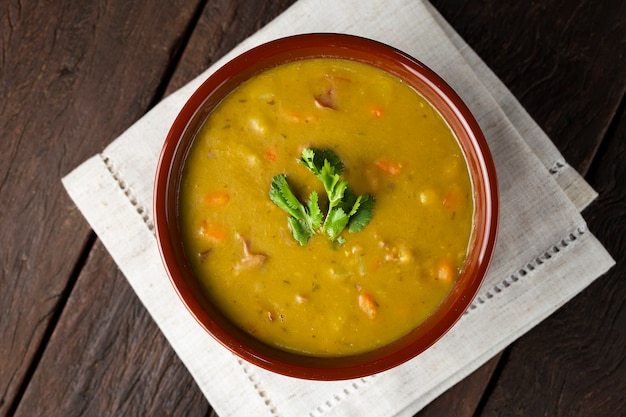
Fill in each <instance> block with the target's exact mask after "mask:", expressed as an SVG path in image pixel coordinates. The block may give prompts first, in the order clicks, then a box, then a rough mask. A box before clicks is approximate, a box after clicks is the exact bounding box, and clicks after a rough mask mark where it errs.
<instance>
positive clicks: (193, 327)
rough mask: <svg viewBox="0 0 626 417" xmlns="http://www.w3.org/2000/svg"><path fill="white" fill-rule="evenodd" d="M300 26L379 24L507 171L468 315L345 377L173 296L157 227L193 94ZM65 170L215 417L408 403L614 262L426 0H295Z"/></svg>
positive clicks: (568, 178)
mask: <svg viewBox="0 0 626 417" xmlns="http://www.w3.org/2000/svg"><path fill="white" fill-rule="evenodd" d="M306 32H342V33H349V34H354V35H359V36H364V37H368V38H372V39H375V40H378V41H381V42H384V43H387V44H390V45H392V46H394V47H396V48H398V49H401V50H403V51H405V52H406V53H408V54H410V55H412V56H414V57H416V58H417V59H419V60H421V61H422V62H424V63H425V64H426V65H427V66H429V67H430V68H432V69H433V70H435V71H436V72H437V73H439V74H440V75H441V76H442V77H443V78H444V79H445V80H446V81H447V82H448V83H449V84H450V85H451V86H452V87H453V88H454V89H455V90H456V91H457V93H458V94H459V95H460V96H461V97H462V98H463V100H464V101H465V102H466V104H467V105H468V106H469V107H470V109H471V111H472V112H473V114H474V115H475V117H476V118H477V120H478V121H479V124H480V125H481V127H482V129H483V131H484V133H485V136H486V137H487V140H488V143H489V146H490V148H491V151H492V154H493V157H494V160H495V163H496V170H497V173H498V180H499V183H500V192H501V214H500V217H501V228H500V233H499V238H498V243H497V246H496V253H495V256H494V260H493V263H492V266H491V268H490V270H489V273H488V275H487V277H486V279H485V281H484V284H483V286H482V287H481V289H480V292H479V294H478V296H477V297H476V299H475V300H474V302H473V304H472V305H471V306H470V308H469V309H468V311H467V312H466V313H465V315H464V316H463V317H462V318H461V320H460V321H459V322H458V323H457V324H456V325H455V326H454V327H453V329H452V330H451V331H450V332H448V333H447V334H446V335H445V336H444V337H443V338H442V339H440V340H439V341H438V342H437V343H436V344H435V345H434V346H432V347H431V348H430V349H428V350H427V351H426V352H424V353H423V354H421V355H419V356H418V357H417V358H415V359H413V360H411V361H409V362H407V363H405V364H403V365H401V366H399V367H397V368H395V369H392V370H389V371H386V372H382V373H380V374H377V375H373V376H370V377H366V378H359V379H354V380H348V381H334V382H318V381H302V380H297V379H294V378H289V377H285V376H281V375H276V374H273V373H271V372H268V371H265V370H263V369H260V368H257V367H256V366H254V365H251V364H248V363H246V362H244V361H242V360H240V359H238V358H236V357H235V356H234V355H232V354H231V353H230V352H228V351H227V350H226V349H225V348H223V347H222V346H221V345H219V344H218V343H217V342H216V341H214V340H213V339H212V338H211V337H210V336H208V335H207V334H206V333H205V332H204V331H203V330H202V329H201V328H200V326H199V325H198V324H197V323H196V322H195V321H194V320H193V319H192V318H191V317H190V316H189V315H188V313H187V311H186V309H185V308H184V307H183V305H182V303H181V302H180V301H179V299H178V297H177V295H176V293H175V291H174V289H173V288H172V286H171V284H170V282H169V280H168V277H167V274H166V272H165V270H164V268H163V266H162V264H161V260H160V256H159V252H158V249H157V246H156V241H155V237H154V233H153V223H152V208H151V205H152V187H153V178H154V172H155V169H156V164H157V159H158V156H159V152H160V149H161V146H162V144H163V140H164V138H165V135H166V133H167V131H168V129H169V126H170V124H171V123H172V121H173V120H174V118H175V117H176V115H177V113H178V111H179V110H180V108H181V107H182V105H183V104H184V102H185V101H186V99H187V98H188V97H189V96H190V95H191V93H192V92H193V91H194V90H195V89H196V88H197V87H198V86H199V85H200V83H201V82H202V81H203V80H204V79H206V78H207V77H208V76H209V74H211V73H212V72H213V71H214V70H215V69H216V68H218V67H219V66H220V65H222V64H223V63H225V62H226V60H229V59H232V58H233V57H234V56H236V55H237V54H239V53H241V52H243V51H245V50H247V49H249V48H251V47H253V46H256V45H258V44H261V43H263V42H266V41H269V40H272V39H275V38H279V37H283V36H288V35H292V34H297V33H306ZM63 184H64V186H65V188H66V190H67V192H68V193H69V195H70V196H71V198H72V199H73V200H74V202H75V203H76V204H77V206H78V207H79V209H80V210H81V212H82V213H83V215H84V216H85V218H86V219H87V220H88V221H89V223H90V224H91V226H92V227H93V229H94V231H95V232H96V233H97V234H98V236H99V238H100V239H101V240H102V242H103V244H104V245H105V247H106V248H107V249H108V251H109V252H110V253H111V255H112V257H113V258H114V259H115V261H116V263H117V265H118V266H119V267H120V269H121V271H122V272H123V273H124V274H125V276H126V277H127V279H128V281H129V282H130V284H131V286H132V287H133V289H134V290H135V292H136V293H137V295H138V296H139V298H140V299H141V301H142V302H143V304H144V305H145V307H146V308H147V309H148V311H149V312H150V314H151V315H152V317H153V318H154V320H155V321H156V323H157V324H158V326H159V327H160V329H161V330H162V331H163V333H164V335H165V336H166V337H167V339H168V340H169V342H170V343H171V345H172V346H173V348H174V350H175V351H176V352H177V354H178V355H179V356H180V358H181V360H182V361H183V363H184V364H185V365H186V366H187V368H188V369H189V372H190V373H191V374H192V376H193V377H194V379H195V381H196V382H197V383H198V385H199V387H200V389H201V390H202V392H203V393H204V394H205V395H206V397H207V398H208V400H209V402H210V403H211V405H212V406H213V408H214V409H215V410H216V411H217V413H218V414H219V415H220V416H221V417H226V416H268V417H277V416H309V417H321V416H331V415H332V416H361V415H376V416H410V415H413V414H414V413H415V412H417V411H418V410H420V409H421V408H422V407H424V406H425V405H426V404H428V402H430V401H431V400H433V399H434V398H436V397H437V396H438V395H439V394H441V393H442V392H444V391H445V390H446V389H448V388H449V387H451V386H452V385H454V384H455V383H456V382H458V381H460V380H461V379H463V378H464V377H466V376H467V375H468V374H470V373H471V372H472V371H474V370H475V369H476V368H478V367H479V366H480V365H482V364H483V363H484V362H486V361H487V360H488V359H489V358H491V357H492V356H493V355H495V354H496V353H498V352H499V351H501V350H502V349H503V348H505V347H506V346H507V345H508V344H510V343H511V342H512V341H514V340H515V339H517V338H518V337H519V336H521V335H522V334H524V333H525V332H526V331H528V330H529V329H530V328H532V327H533V326H535V325H536V324H537V323H539V322H540V321H541V320H543V319H544V318H545V317H547V316H548V315H550V314H551V313H552V312H554V311H555V310H556V309H558V308H559V307H560V306H561V305H563V304H564V303H565V302H567V301H568V300H569V299H571V298H572V297H573V296H575V295H576V294H577V293H579V292H580V291H581V290H582V289H584V288H585V287H586V286H587V285H589V284H590V283H591V282H592V281H593V280H594V279H596V278H597V277H598V276H600V275H601V274H603V273H604V272H606V271H607V270H608V269H609V268H610V267H611V266H612V265H613V264H614V261H613V260H612V259H611V257H610V255H609V254H608V253H607V252H606V251H605V249H604V248H603V247H602V245H601V244H600V243H599V242H598V241H597V240H596V238H595V237H594V236H593V235H592V234H591V233H590V232H589V230H588V229H587V227H586V224H585V221H584V219H583V218H582V217H581V215H580V213H579V212H580V210H582V209H583V208H584V207H585V206H586V205H587V204H588V203H589V202H591V201H592V200H593V199H594V198H595V197H596V194H595V192H594V191H593V190H592V189H591V188H590V187H589V186H588V185H587V183H586V182H585V181H584V180H583V179H582V178H581V177H580V176H579V175H578V174H577V173H576V171H575V170H573V169H572V168H571V167H570V166H569V165H568V164H567V162H566V161H565V160H564V159H563V157H562V156H561V155H560V153H559V152H558V150H557V149H556V147H555V146H554V145H553V144H552V143H551V142H550V140H549V138H548V137H547V136H546V135H545V134H544V133H543V132H542V131H541V129H540V128H539V127H538V126H537V125H536V124H535V122H534V121H533V120H532V119H531V118H530V117H529V115H528V114H527V113H526V112H525V111H524V109H523V108H522V106H521V105H520V104H519V103H518V101H517V100H516V99H515V98H514V97H513V96H512V94H511V93H510V92H509V91H508V90H507V89H506V87H505V86H504V85H503V84H502V83H501V82H500V81H499V80H498V78H497V77H496V76H495V75H494V74H493V73H492V72H491V71H490V70H489V68H488V67H487V66H486V65H485V64H484V63H483V62H482V61H481V60H480V58H479V57H478V56H477V55H476V54H475V53H474V52H473V51H472V50H471V49H470V48H469V47H468V46H467V45H466V44H465V42H464V41H463V40H462V39H461V38H460V37H459V36H458V35H457V34H456V33H455V32H454V30H453V29H452V28H451V27H450V26H449V25H448V24H447V23H446V22H445V20H444V19H443V18H442V17H441V16H440V15H439V14H438V13H437V11H436V10H435V9H434V8H433V7H432V6H431V5H430V4H428V3H427V2H426V1H425V0H424V1H422V0H389V1H386V2H376V1H364V0H344V1H341V2H339V1H336V0H300V1H299V2H297V3H295V4H294V5H293V6H292V7H291V8H289V9H288V10H287V11H285V12H284V13H283V14H282V15H280V16H279V17H278V18H276V19H275V20H274V21H273V22H271V23H270V24H268V25H267V26H266V27H264V28H263V29H261V30H260V31H259V32H257V33H256V34H254V35H253V36H252V37H250V38H249V39H247V40H246V41H244V42H243V43H241V44H240V45H239V46H237V47H236V48H235V49H234V50H233V51H231V52H230V53H229V54H227V55H226V56H225V57H224V58H223V59H222V60H220V61H219V62H217V63H216V64H215V65H214V66H213V67H211V68H209V69H208V70H207V71H206V72H204V73H203V74H201V75H200V76H199V77H197V78H196V79H194V80H193V81H191V82H190V83H189V84H187V85H186V86H184V87H183V88H181V89H180V90H178V91H177V92H175V93H173V94H172V95H170V96H169V97H167V98H166V99H164V100H163V101H162V102H161V103H160V104H158V105H157V106H155V107H154V108H153V109H152V110H151V111H150V112H149V113H147V114H146V115H145V116H144V117H143V118H142V119H140V120H139V121H137V122H136V123H135V124H134V125H133V126H131V127H130V128H129V129H128V130H127V131H126V132H124V134H122V135H121V136H120V137H119V138H117V139H116V140H115V141H113V142H112V143H111V144H110V145H109V146H108V147H107V148H106V149H105V150H103V152H102V153H101V154H98V155H95V156H93V157H92V158H90V159H89V160H87V161H86V162H84V163H83V164H82V165H80V166H79V167H77V168H76V169H75V170H74V171H72V172H71V173H70V174H68V175H67V176H66V177H65V178H63Z"/></svg>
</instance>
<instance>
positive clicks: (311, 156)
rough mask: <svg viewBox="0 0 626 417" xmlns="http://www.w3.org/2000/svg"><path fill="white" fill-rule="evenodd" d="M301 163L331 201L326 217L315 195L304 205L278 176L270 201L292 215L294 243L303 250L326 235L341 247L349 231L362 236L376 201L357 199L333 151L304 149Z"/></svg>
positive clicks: (291, 225)
mask: <svg viewBox="0 0 626 417" xmlns="http://www.w3.org/2000/svg"><path fill="white" fill-rule="evenodd" d="M299 162H300V163H301V164H303V165H304V166H306V167H307V168H308V169H309V170H310V171H311V172H312V173H313V174H314V175H315V176H316V177H317V178H318V179H319V180H320V181H321V182H322V184H323V185H324V190H325V191H326V195H327V197H328V207H327V209H326V214H324V213H323V212H322V210H321V209H320V206H319V196H318V194H317V192H315V191H313V192H311V194H310V195H309V199H308V200H307V201H306V203H305V204H302V203H301V202H300V200H298V198H297V197H296V196H295V195H294V193H293V192H292V191H291V189H290V188H289V184H288V182H287V176H286V175H285V174H279V175H276V176H275V177H274V178H273V179H272V185H271V187H270V199H271V200H272V201H273V202H274V203H275V204H276V205H277V206H278V207H280V208H281V209H283V210H285V211H286V212H287V213H288V214H289V215H290V217H289V219H288V224H289V228H290V229H291V233H292V234H293V237H294V239H295V240H297V241H298V243H300V245H301V246H304V245H306V244H307V242H308V241H309V239H310V238H311V237H312V236H313V235H315V234H318V233H319V234H326V235H327V236H328V238H329V239H330V240H331V241H337V242H338V243H340V244H343V243H344V242H345V239H344V238H343V237H341V236H340V234H341V232H342V231H343V230H344V229H345V228H346V227H347V228H348V231H349V232H352V233H354V232H359V231H361V230H363V228H364V227H365V226H367V224H368V223H369V222H370V220H371V219H372V215H373V209H374V203H375V200H374V197H372V196H371V195H369V194H363V195H360V196H358V197H357V196H356V195H355V194H354V192H353V191H352V190H351V189H350V188H349V187H348V182H347V181H346V180H344V179H342V178H341V174H342V173H343V169H344V166H343V162H341V160H340V159H339V157H338V156H337V155H336V154H335V153H334V152H333V151H331V150H330V149H324V150H316V149H310V148H309V149H304V150H303V151H302V157H301V158H300V159H299Z"/></svg>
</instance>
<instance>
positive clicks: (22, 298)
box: [0, 0, 626, 417]
mask: <svg viewBox="0 0 626 417" xmlns="http://www.w3.org/2000/svg"><path fill="white" fill-rule="evenodd" d="M47 3H48V4H32V3H31V2H23V1H19V2H18V1H15V0H8V1H4V2H2V4H1V5H0V34H1V37H0V46H1V48H0V97H1V99H0V138H1V139H0V168H1V172H0V178H1V181H0V221H1V228H0V233H1V237H2V239H1V242H2V249H1V252H0V253H1V254H2V260H1V262H2V269H1V274H2V275H1V279H0V285H1V287H0V335H1V336H0V417H8V416H19V417H22V416H28V417H31V416H48V417H49V416H79V415H85V416H99V415H107V416H109V415H117V416H135V415H150V416H159V415H175V416H207V415H213V414H214V413H213V411H212V409H211V405H210V404H209V403H208V402H207V401H206V399H205V398H204V397H203V396H202V394H201V393H200V391H199V389H198V388H197V386H196V385H195V383H194V382H193V380H192V379H191V377H190V376H189V374H188V373H187V371H186V369H185V367H184V366H183V365H182V364H181V362H180V361H179V360H178V358H177V357H176V355H175V354H174V353H173V351H172V349H171V348H170V346H169V345H168V343H167V341H166V340H165V339H164V337H163V336H162V335H161V333H160V332H159V330H158V328H157V327H156V325H155V324H154V323H153V322H152V320H151V318H150V317H149V315H148V314H147V312H146V311H145V309H144V308H143V307H142V305H141V304H140V302H139V300H138V299H137V298H136V296H135V294H134V293H133V291H132V289H131V288H130V286H129V285H128V283H127V282H126V280H125V278H124V277H123V276H122V274H121V273H120V272H119V270H118V269H117V267H116V265H115V263H114V262H113V261H112V259H111V258H110V257H109V255H108V253H107V252H106V251H105V250H104V248H103V246H102V244H101V243H100V242H99V240H98V239H97V238H96V236H95V234H94V233H93V232H92V231H91V230H90V228H89V226H88V224H87V223H86V222H85V220H84V219H83V218H82V216H81V214H80V213H79V212H78V210H77V209H76V208H75V206H74V205H73V203H72V202H71V201H70V199H69V197H68V196H67V194H66V193H65V192H64V190H63V189H62V186H61V182H60V179H61V177H62V176H64V175H65V174H67V173H68V172H69V171H71V170H72V169H73V168H74V167H75V166H77V165H78V164H79V163H80V162H82V161H83V160H85V159H86V158H88V157H90V156H91V155H93V154H95V153H97V152H99V151H101V150H102V149H103V148H104V146H106V145H107V144H108V143H109V142H111V141H112V140H113V139H114V138H115V137H116V136H117V135H118V134H120V133H121V132H122V131H124V130H125V128H127V127H128V126H130V125H131V124H132V123H133V122H134V121H135V120H137V119H138V118H139V117H141V116H142V115H143V114H144V113H146V111H147V110H148V109H150V108H151V107H152V106H153V105H154V104H155V103H157V102H158V101H159V100H161V99H162V98H163V97H164V96H165V95H167V94H168V93H170V92H172V91H174V90H175V89H177V88H178V87H180V86H182V85H183V84H184V83H186V82H187V81H189V80H190V79H191V78H192V77H193V76H195V75H197V74H198V73H200V72H201V71H202V70H204V69H205V68H207V67H208V66H209V65H210V64H211V63H212V62H214V61H215V60H216V59H218V58H219V57H220V56H222V55H223V54H224V53H226V52H227V51H229V50H230V49H231V48H232V47H234V46H235V45H236V44H237V43H238V42H240V41H241V40H243V39H244V38H246V37H247V36H249V35H250V34H252V33H254V32H255V31H256V30H257V29H259V28H260V27H262V26H263V25H264V24H266V23H267V22H269V21H270V20H271V19H272V18H273V17H275V16H276V15H278V14H279V13H280V12H281V11H283V10H284V9H285V8H287V7H288V6H289V5H290V4H291V3H292V0H280V1H276V0H255V1H245V0H210V1H199V0H187V1H182V0H175V1H171V2H161V3H159V5H158V7H157V6H156V5H155V4H156V3H155V2H150V3H149V2H135V1H127V0H110V1H108V2H99V1H78V0H62V1H57V2H47ZM433 4H434V6H435V7H436V8H437V9H438V10H440V11H441V13H442V14H443V15H444V17H446V19H448V21H449V22H450V23H451V24H452V25H453V26H454V27H455V28H456V29H457V31H459V33H460V34H461V35H462V36H463V37H464V38H465V39H466V41H467V42H468V43H469V44H470V45H471V46H472V47H473V48H474V49H475V50H476V51H477V52H478V54H479V55H480V56H481V57H482V58H483V59H484V60H485V61H486V62H487V64H488V65H489V66H490V67H491V68H492V69H493V70H494V71H495V73H496V74H497V75H498V76H499V77H500V78H501V79H502V80H503V81H504V83H505V84H506V85H507V86H508V87H509V88H510V89H511V90H512V92H513V93H514V94H515V96H516V97H518V99H519V100H520V101H521V102H522V104H523V105H524V106H525V107H526V108H527V109H528V111H529V112H530V114H531V115H532V116H533V117H534V118H535V119H536V120H537V122H538V123H539V125H540V126H541V127H542V128H544V129H545V131H546V132H547V133H548V135H549V136H550V137H551V138H552V139H553V141H554V142H555V144H556V145H557V146H558V148H559V149H560V150H561V151H562V153H563V154H564V156H565V157H566V159H567V160H568V161H569V162H570V163H571V165H573V166H574V167H575V168H576V169H577V170H578V171H579V172H580V173H582V174H583V175H585V177H586V179H587V180H588V181H589V182H590V183H591V184H592V185H593V186H594V187H595V188H596V189H597V190H598V191H599V192H600V197H599V198H598V199H597V201H595V202H594V203H593V204H592V205H591V206H590V207H589V208H588V209H587V210H586V211H585V212H584V215H585V217H586V218H587V219H588V221H589V226H590V228H591V231H592V232H593V233H595V234H596V235H597V236H598V237H599V239H600V240H601V241H602V242H603V243H604V244H605V245H606V247H607V248H608V249H609V251H610V252H611V253H612V254H613V256H614V257H616V259H617V261H618V264H617V266H616V267H614V268H613V269H612V270H611V271H610V272H609V273H608V274H606V275H605V276H603V277H601V278H600V279H599V280H597V281H596V282H595V283H594V284H592V285H591V286H590V287H589V288H588V289H586V290H585V291H584V292H583V293H582V294H580V295H579V296H577V297H576V298H575V299H574V300H572V301H571V302H569V303H568V304H566V305H565V306H564V307H563V308H561V309H560V310H559V311H558V312H557V313H555V314H554V315H552V316H551V317H550V318H548V319H547V320H545V321H544V322H543V323H541V324H540V325H539V326H537V327H536V328H534V329H533V330H532V331H530V332H529V333H528V334H527V335H525V336H524V337H522V338H521V339H520V340H518V341H517V342H515V343H514V344H513V345H512V346H511V347H509V348H508V349H506V350H505V351H504V352H502V353H501V354H499V355H498V356H497V357H495V358H494V359H492V360H491V361H490V362H488V363H487V364H486V365H484V366H483V367H482V368H480V369H479V370H478V371H476V372H475V373H474V374H473V375H471V376H470V377H468V378H467V379H465V380H464V381H462V382H461V383H459V384H458V385H457V386H455V387H453V388H452V389H451V390H449V391H448V392H447V393H445V394H444V395H443V396H442V397H440V398H439V399H438V400H436V401H435V402H433V403H432V404H431V405H430V406H428V407H427V408H426V409H424V410H423V411H422V412H420V413H419V414H418V415H419V416H421V417H424V416H480V417H488V416H620V415H621V416H624V415H626V400H625V398H626V382H625V381H626V361H625V360H624V356H625V352H626V309H625V308H624V307H625V300H626V285H625V284H624V282H625V281H624V274H625V273H626V263H625V262H624V261H626V240H625V239H624V236H626V215H625V213H626V198H625V196H626V186H625V185H624V183H625V182H626V168H625V163H624V161H625V160H626V113H625V112H626V108H625V104H624V93H625V90H626V56H625V55H626V19H625V17H626V3H625V2H623V1H621V0H605V1H602V2H584V1H582V0H578V1H577V0H571V1H565V0H561V1H559V0H547V1H532V0H518V1H515V2H502V1H499V0H483V1H479V0H469V1H465V2H458V1H453V0H433ZM461 4H462V5H461ZM215 383H216V384H219V383H220V381H218V380H216V381H215Z"/></svg>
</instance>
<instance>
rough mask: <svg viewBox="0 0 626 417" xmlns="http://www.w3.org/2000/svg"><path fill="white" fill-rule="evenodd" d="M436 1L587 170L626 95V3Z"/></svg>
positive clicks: (572, 158)
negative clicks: (625, 65)
mask: <svg viewBox="0 0 626 417" xmlns="http://www.w3.org/2000/svg"><path fill="white" fill-rule="evenodd" d="M431 2H432V4H433V5H434V6H435V7H436V8H437V9H438V10H439V11H440V12H441V13H442V15H443V16H444V17H445V18H446V19H447V20H448V21H449V22H451V24H452V26H454V28H455V29H456V30H457V31H458V32H459V33H460V34H461V35H462V36H463V38H464V39H465V40H466V41H467V42H468V43H469V45H470V46H471V47H472V48H473V49H474V50H475V51H476V52H477V53H478V54H479V55H480V56H481V57H482V58H483V59H484V61H485V62H486V63H487V64H488V65H489V67H490V68H491V69H492V70H493V71H494V72H495V73H496V74H497V75H498V76H499V77H500V78H501V79H502V81H503V82H504V83H505V84H506V85H507V87H509V89H510V90H511V91H512V92H513V94H514V95H515V96H516V97H517V98H518V99H519V100H520V102H521V103H522V105H524V107H525V108H526V110H528V112H529V113H530V115H531V116H532V117H533V118H534V119H535V120H536V121H537V123H538V124H539V125H540V126H541V127H542V128H543V129H544V130H545V131H546V133H548V136H550V137H551V139H552V140H553V141H554V143H555V144H556V145H557V147H558V148H559V149H560V150H561V152H562V153H563V155H564V156H565V158H566V159H567V161H568V162H569V163H570V165H572V166H574V167H575V168H577V169H578V170H579V172H582V173H584V172H586V171H587V169H588V168H589V164H590V163H591V160H592V159H593V156H594V154H595V149H596V148H597V146H598V144H599V143H600V142H601V141H602V138H603V137H604V134H605V133H606V128H607V126H608V125H609V123H610V121H611V119H612V117H613V116H614V115H615V112H616V110H617V106H618V105H619V102H620V100H621V97H622V96H623V94H624V92H625V86H626V71H624V64H625V63H626V44H625V43H624V31H625V27H624V19H623V16H625V15H626V3H625V2H623V1H622V2H620V1H617V0H611V1H605V2H603V4H602V6H601V7H600V6H599V5H598V4H597V3H595V2H583V1H579V2H572V1H568V0H547V1H540V2H537V1H532V0H522V1H515V2H503V1H498V0H482V1H479V0H474V1H469V2H458V1H454V0H432V1H431Z"/></svg>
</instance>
